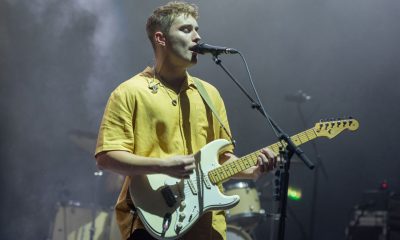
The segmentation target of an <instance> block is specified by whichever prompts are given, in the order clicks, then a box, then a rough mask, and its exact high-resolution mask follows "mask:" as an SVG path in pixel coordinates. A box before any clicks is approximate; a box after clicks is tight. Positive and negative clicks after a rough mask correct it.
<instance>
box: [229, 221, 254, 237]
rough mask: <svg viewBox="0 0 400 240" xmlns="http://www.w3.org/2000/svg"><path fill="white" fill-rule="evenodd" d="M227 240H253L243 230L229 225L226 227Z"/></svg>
mask: <svg viewBox="0 0 400 240" xmlns="http://www.w3.org/2000/svg"><path fill="white" fill-rule="evenodd" d="M226 238H227V239H228V240H253V238H252V237H251V235H250V234H249V233H247V232H246V230H244V229H243V228H241V227H239V226H235V225H230V224H228V225H227V226H226Z"/></svg>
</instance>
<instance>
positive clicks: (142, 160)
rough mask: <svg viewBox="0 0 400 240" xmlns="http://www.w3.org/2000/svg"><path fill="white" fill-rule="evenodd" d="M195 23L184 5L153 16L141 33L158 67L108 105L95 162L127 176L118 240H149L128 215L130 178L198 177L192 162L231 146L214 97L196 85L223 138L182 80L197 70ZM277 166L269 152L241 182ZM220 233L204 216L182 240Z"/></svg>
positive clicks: (217, 222) (215, 220) (214, 218)
mask: <svg viewBox="0 0 400 240" xmlns="http://www.w3.org/2000/svg"><path fill="white" fill-rule="evenodd" d="M197 17H198V12H197V7H196V6H194V5H191V4H188V3H185V2H170V3H168V4H166V5H165V6H161V7H159V8H157V9H156V10H155V11H154V12H153V14H152V15H151V16H150V17H149V19H148V21H147V27H146V30H147V34H148V37H149V39H150V41H151V44H152V46H153V49H154V54H155V65H154V66H153V67H147V68H146V69H145V70H144V71H143V72H141V73H139V74H138V75H136V76H134V77H133V78H131V79H129V80H127V81H126V82H124V83H122V84H121V85H120V86H118V87H117V88H116V89H115V90H114V91H113V93H112V94H111V96H110V98H109V101H108V103H107V106H106V109H105V112H104V116H103V120H102V123H101V126H100V131H99V136H98V142H97V147H96V159H97V164H98V166H99V167H100V168H101V169H108V170H111V171H114V172H116V173H120V174H123V175H125V176H126V178H125V182H124V185H123V187H122V190H121V193H120V196H119V198H118V202H117V205H116V208H115V210H116V215H117V222H118V224H119V227H120V230H121V233H122V237H123V239H135V240H136V239H152V238H151V236H150V235H149V234H148V233H147V232H146V231H145V230H144V227H143V224H142V222H141V221H140V219H139V217H138V216H137V214H135V212H134V211H132V210H133V209H134V206H133V204H132V200H131V198H130V196H129V191H128V189H129V185H130V182H131V176H135V175H143V174H153V173H162V174H166V175H169V176H172V177H175V178H186V177H188V176H189V175H190V174H191V173H193V171H194V169H195V159H194V156H193V154H195V153H196V152H197V151H199V150H200V148H202V147H203V146H204V145H206V144H207V143H209V142H211V141H213V140H215V139H220V138H225V139H228V140H229V139H230V138H229V134H230V133H229V125H228V120H227V116H226V111H225V107H224V103H223V101H222V99H221V97H220V95H219V93H218V91H217V90H216V89H215V88H214V87H213V86H211V85H210V84H209V83H207V82H204V81H201V82H202V84H203V85H204V88H205V89H206V91H207V93H208V94H209V96H210V98H211V100H212V102H213V104H214V106H215V108H216V110H217V112H218V114H219V115H220V117H221V118H222V122H223V125H225V127H226V128H227V130H226V131H225V130H223V128H222V127H221V124H220V123H219V122H218V121H217V119H216V118H215V116H214V115H213V113H212V112H211V110H210V109H209V107H208V106H207V105H206V104H205V102H204V101H203V99H202V97H201V95H200V94H199V92H198V90H197V88H196V86H195V85H194V77H192V76H190V75H189V74H188V73H187V68H189V67H191V66H192V65H194V64H196V62H197V54H196V53H194V52H192V51H190V50H189V49H190V48H191V47H192V46H194V45H196V44H197V43H198V42H199V41H200V35H199V33H198V29H199V27H198V24H197V20H196V19H197ZM235 158H236V157H235V156H234V155H233V147H232V146H229V147H226V148H224V149H223V151H221V152H220V156H219V159H220V163H223V162H226V161H233V160H234V159H235ZM275 163H276V157H275V156H274V154H273V152H272V151H270V150H269V149H263V150H262V151H261V154H260V156H259V164H258V165H257V166H254V167H252V168H250V169H248V170H246V171H244V172H242V173H240V174H239V176H238V177H247V178H256V177H258V175H260V174H261V173H262V172H264V171H267V170H270V169H272V168H273V167H274V165H275ZM132 184H134V183H132ZM225 232H226V223H225V216H224V213H223V211H212V212H209V213H206V214H204V215H203V216H202V217H201V218H200V219H199V221H198V222H197V223H196V224H195V225H194V226H193V227H192V228H191V229H190V230H189V231H188V232H187V233H186V234H185V235H184V236H183V238H184V239H201V240H205V239H226V233H225Z"/></svg>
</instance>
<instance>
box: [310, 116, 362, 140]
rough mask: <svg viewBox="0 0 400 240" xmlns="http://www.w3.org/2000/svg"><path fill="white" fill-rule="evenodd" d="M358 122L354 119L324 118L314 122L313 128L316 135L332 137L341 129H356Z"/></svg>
mask: <svg viewBox="0 0 400 240" xmlns="http://www.w3.org/2000/svg"><path fill="white" fill-rule="evenodd" d="M359 126H360V124H359V123H358V121H357V120H356V119H353V118H348V119H337V120H329V121H328V120H326V121H322V120H321V121H320V122H318V123H316V124H315V126H314V130H315V133H316V134H317V136H319V137H327V138H334V137H336V135H338V134H339V133H341V132H342V131H343V130H346V129H348V130H350V131H355V130H357V129H358V127H359Z"/></svg>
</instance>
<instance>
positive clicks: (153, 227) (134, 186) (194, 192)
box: [130, 139, 239, 239]
mask: <svg viewBox="0 0 400 240" xmlns="http://www.w3.org/2000/svg"><path fill="white" fill-rule="evenodd" d="M228 144H229V142H228V141H227V140H225V139H219V140H215V141H213V142H211V143H209V144H207V145H206V146H204V147H203V148H202V149H201V150H200V151H199V152H198V153H197V154H196V155H195V159H196V169H195V171H194V172H193V173H192V174H191V175H190V178H189V179H177V178H173V177H170V176H168V175H164V174H148V175H142V176H133V177H132V182H131V185H130V195H131V197H132V200H133V203H134V204H135V206H136V209H137V211H138V214H139V217H140V219H141V220H142V222H143V224H144V226H145V228H146V230H147V231H148V232H149V233H150V234H151V235H152V236H153V237H155V238H157V239H176V238H179V237H181V236H182V235H183V234H185V233H186V232H187V231H188V230H189V229H190V228H191V226H193V224H195V223H196V222H197V220H198V219H199V218H200V217H201V216H202V215H203V214H204V213H205V212H207V211H211V210H216V209H228V208H231V207H234V206H235V205H236V204H237V203H238V202H239V196H237V195H233V196H226V195H223V194H222V193H221V192H220V190H219V188H218V186H217V185H215V184H212V183H211V181H210V179H209V177H208V172H209V171H211V170H213V169H215V168H217V167H219V166H220V164H219V163H218V156H219V154H218V153H219V151H220V149H221V148H223V147H224V146H226V145H228Z"/></svg>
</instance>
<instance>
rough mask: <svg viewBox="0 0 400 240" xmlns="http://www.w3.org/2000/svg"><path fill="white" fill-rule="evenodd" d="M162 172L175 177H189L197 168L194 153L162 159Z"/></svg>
mask: <svg viewBox="0 0 400 240" xmlns="http://www.w3.org/2000/svg"><path fill="white" fill-rule="evenodd" d="M161 167H162V170H161V171H162V172H163V173H164V174H167V175H169V176H171V177H175V178H189V175H190V174H192V173H193V171H194V169H195V167H196V166H195V159H194V155H178V156H173V157H169V158H167V159H165V160H164V161H162V166H161Z"/></svg>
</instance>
